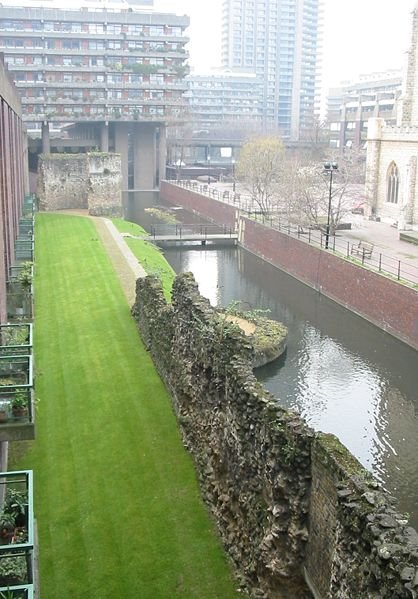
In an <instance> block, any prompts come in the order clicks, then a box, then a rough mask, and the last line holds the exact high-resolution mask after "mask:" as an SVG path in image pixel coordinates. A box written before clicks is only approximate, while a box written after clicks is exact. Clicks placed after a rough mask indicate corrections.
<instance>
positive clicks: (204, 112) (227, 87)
mask: <svg viewBox="0 0 418 599" xmlns="http://www.w3.org/2000/svg"><path fill="white" fill-rule="evenodd" d="M187 84H188V91H187V93H186V94H185V96H186V98H187V103H188V107H189V112H190V119H191V121H192V122H193V126H195V128H200V129H211V128H213V127H217V126H223V124H234V123H235V124H239V123H242V124H243V126H245V125H247V126H248V127H250V128H251V126H253V125H255V126H258V125H261V123H262V120H263V109H262V91H263V86H262V80H261V79H260V78H259V77H257V76H256V75H255V73H236V72H231V71H223V72H220V73H216V74H211V75H190V76H189V77H188V78H187Z"/></svg>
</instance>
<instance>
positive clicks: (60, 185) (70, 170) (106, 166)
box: [38, 152, 123, 216]
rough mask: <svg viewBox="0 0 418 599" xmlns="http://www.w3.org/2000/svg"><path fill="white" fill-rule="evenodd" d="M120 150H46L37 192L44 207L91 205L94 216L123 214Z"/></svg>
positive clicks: (42, 158) (50, 208) (41, 161)
mask: <svg viewBox="0 0 418 599" xmlns="http://www.w3.org/2000/svg"><path fill="white" fill-rule="evenodd" d="M121 182H122V176H121V159H120V155H119V154H108V153H104V152H103V153H102V152H100V153H99V152H92V153H89V154H43V155H42V156H41V157H40V165H39V176H38V196H39V206H40V209H41V210H65V209H67V210H68V209H88V211H89V214H91V215H93V216H121V215H122V212H123V210H122V193H121Z"/></svg>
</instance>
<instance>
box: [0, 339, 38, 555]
mask: <svg viewBox="0 0 418 599" xmlns="http://www.w3.org/2000/svg"><path fill="white" fill-rule="evenodd" d="M4 351H7V349H5V348H4V347H3V346H2V353H1V355H0V441H1V442H3V441H22V440H27V439H34V438H35V419H34V389H33V373H32V356H31V355H18V354H12V355H4V353H3V352H4ZM0 547H1V545H0Z"/></svg>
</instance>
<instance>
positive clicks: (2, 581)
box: [0, 555, 28, 586]
mask: <svg viewBox="0 0 418 599" xmlns="http://www.w3.org/2000/svg"><path fill="white" fill-rule="evenodd" d="M27 576H28V574H27V568H26V560H25V557H24V556H23V555H16V556H7V557H0V585H1V586H6V585H7V586H11V585H17V584H24V583H25V581H26V580H27Z"/></svg>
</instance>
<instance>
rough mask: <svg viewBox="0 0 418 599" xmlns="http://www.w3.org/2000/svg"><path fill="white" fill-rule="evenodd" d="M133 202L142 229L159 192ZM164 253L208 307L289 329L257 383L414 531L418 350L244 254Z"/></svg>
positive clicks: (133, 197) (131, 213)
mask: <svg viewBox="0 0 418 599" xmlns="http://www.w3.org/2000/svg"><path fill="white" fill-rule="evenodd" d="M129 195H130V197H129V198H128V199H127V200H126V202H125V207H126V218H127V219H128V220H132V221H134V222H137V223H139V224H141V225H142V226H144V227H145V228H148V227H149V225H150V224H151V222H155V217H151V216H150V215H149V214H147V213H146V212H144V208H146V207H151V206H155V205H156V204H157V203H158V202H159V200H158V195H156V196H155V194H154V195H153V194H145V195H142V196H141V198H140V199H139V198H138V195H137V194H129ZM160 204H161V202H160ZM174 213H175V215H176V217H177V218H178V220H180V221H182V222H191V221H192V219H193V220H194V222H195V220H196V217H192V216H191V215H190V214H187V213H186V211H183V210H176V211H175V212H174ZM165 256H166V258H167V260H168V261H169V262H170V264H171V265H172V267H173V268H174V270H175V271H176V272H185V271H191V272H193V274H194V276H195V278H196V280H197V282H198V284H199V289H200V292H201V293H202V295H204V296H205V297H207V298H208V299H209V300H210V302H211V304H212V305H213V306H227V305H228V304H230V303H231V302H232V301H235V300H240V301H241V302H243V307H244V308H245V309H247V308H248V309H252V308H263V309H268V310H269V314H268V317H269V318H273V319H276V320H279V321H281V322H283V323H284V324H285V325H286V326H287V327H288V330H289V336H288V346H287V351H286V353H285V355H283V356H282V357H281V358H279V359H278V360H276V361H275V362H273V363H271V364H270V365H267V366H265V367H263V368H260V369H257V370H256V371H255V374H256V376H257V378H258V379H259V380H260V381H261V382H262V383H263V384H264V386H265V387H266V388H267V389H268V390H269V391H271V392H272V393H273V394H274V395H275V396H276V398H277V399H278V401H279V402H280V404H281V405H283V406H285V407H287V408H289V409H292V410H295V411H297V412H298V413H299V414H301V415H302V416H303V417H304V418H305V419H306V421H307V422H308V424H309V425H310V426H312V427H313V428H314V429H315V430H320V431H324V432H331V433H334V434H335V435H336V436H337V437H338V438H339V439H340V440H341V441H342V442H343V443H344V444H345V445H346V446H347V447H348V448H349V449H350V451H351V452H352V453H353V454H354V455H355V456H356V457H357V459H358V460H359V461H360V462H361V463H362V464H363V465H364V466H365V467H366V468H368V469H369V470H371V471H372V472H373V473H374V475H375V476H376V478H377V479H378V480H379V481H380V482H381V483H382V485H383V486H384V487H385V488H386V489H387V490H388V491H389V492H390V493H391V494H392V495H394V496H395V498H396V499H397V501H398V508H399V509H400V510H401V511H402V512H406V513H408V514H410V521H411V524H412V525H413V526H414V527H415V528H418V462H417V456H418V353H417V352H416V351H415V350H413V349H410V348H409V347H408V346H406V345H404V344H403V343H401V342H400V341H397V340H396V339H394V338H393V337H391V336H390V335H388V334H386V333H384V332H383V331H381V330H379V329H378V328H376V327H374V326H373V325H371V324H369V323H367V322H366V321H365V320H363V319H362V318H359V317H357V316H355V315H354V314H352V313H351V312H349V311H348V310H345V309H344V308H342V307H340V306H338V305H337V304H335V303H334V302H332V301H331V300H328V299H327V298H325V297H323V296H320V295H319V294H318V293H316V292H315V291H313V290H311V289H310V288H309V287H307V286H306V285H303V284H302V283H299V282H298V281H297V280H295V279H294V278H292V277H290V276H288V275H286V274H285V273H283V272H282V271H280V270H278V269H277V268H274V267H273V266H271V265H269V264H267V263H265V262H263V261H262V260H261V259H259V258H257V257H256V256H253V255H252V254H250V253H248V252H246V251H245V250H242V249H239V248H213V247H211V246H203V247H202V246H200V245H196V246H193V247H188V248H179V247H177V248H173V249H169V250H166V251H165Z"/></svg>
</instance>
